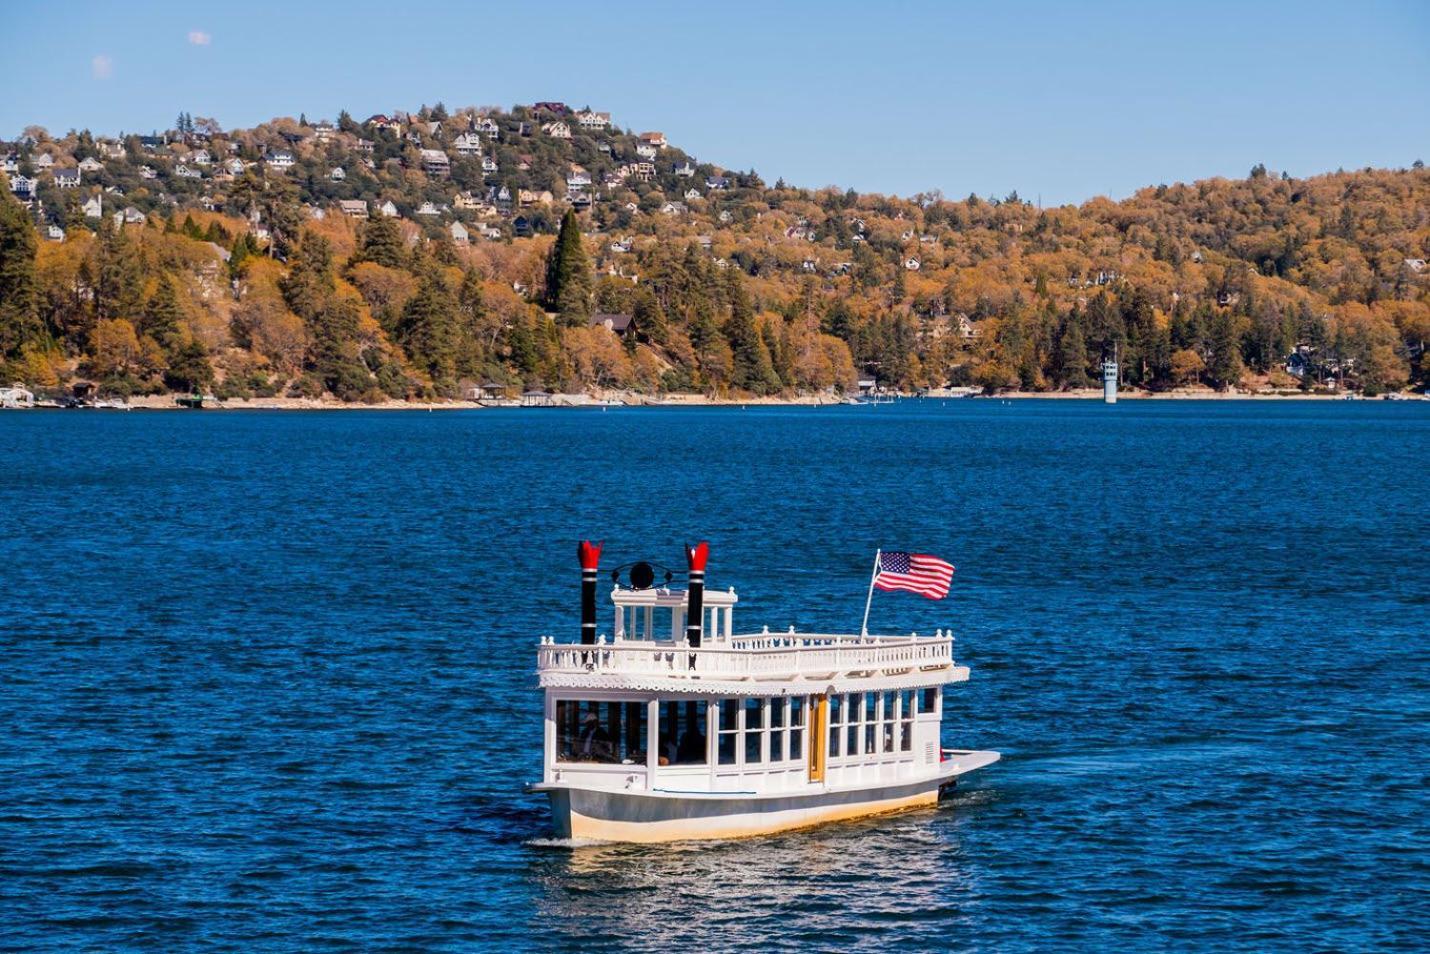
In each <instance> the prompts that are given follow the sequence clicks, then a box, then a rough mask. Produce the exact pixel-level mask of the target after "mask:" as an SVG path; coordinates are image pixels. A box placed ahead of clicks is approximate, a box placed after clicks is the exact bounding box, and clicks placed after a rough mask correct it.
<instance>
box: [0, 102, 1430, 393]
mask: <svg viewBox="0 0 1430 954" xmlns="http://www.w3.org/2000/svg"><path fill="white" fill-rule="evenodd" d="M176 125H177V126H178V127H180V128H179V129H177V130H174V131H171V132H169V133H166V134H164V135H160V136H151V137H138V136H128V137H123V138H120V139H113V140H106V139H102V138H96V137H94V136H92V135H91V134H89V133H88V132H80V133H71V134H69V135H67V136H65V137H63V138H53V137H50V136H48V135H47V134H45V133H44V131H43V130H31V131H29V135H27V137H26V138H25V139H23V140H22V141H20V142H18V143H15V144H12V145H11V146H10V147H8V149H7V150H4V151H9V152H10V155H9V157H8V158H7V160H6V173H7V175H8V177H9V186H10V188H9V190H7V196H6V198H5V201H4V202H3V204H0V358H3V359H4V360H5V361H6V362H7V367H6V371H7V372H8V374H9V377H10V378H11V379H16V380H24V381H27V382H30V383H31V384H34V385H40V386H57V385H61V384H64V383H68V382H69V381H72V380H74V379H76V378H78V377H84V378H88V379H91V380H95V381H98V382H99V383H100V384H101V386H102V387H103V388H105V389H107V390H110V391H114V392H117V393H143V392H154V391H161V390H165V389H187V388H190V387H214V388H215V389H216V390H217V392H218V393H220V394H221V395H235V396H238V395H249V394H255V395H272V394H278V393H295V394H296V393H301V394H309V395H316V394H321V393H323V392H329V393H332V394H335V395H337V396H338V397H340V398H343V399H362V398H375V397H378V396H381V395H390V396H398V397H411V396H419V395H427V396H431V395H438V396H440V395H456V394H458V393H459V392H460V390H461V389H462V388H463V387H464V386H465V385H469V384H471V383H474V382H480V381H485V380H495V381H500V382H504V383H508V384H510V385H512V386H521V387H530V386H547V387H561V388H567V389H592V388H610V387H624V388H632V389H636V390H641V391H647V392H654V391H661V390H700V391H707V392H718V393H729V392H748V393H780V392H788V391H795V390H800V391H810V390H819V389H825V388H831V387H832V388H847V387H849V386H852V384H853V382H854V379H855V378H856V377H860V376H876V377H877V378H878V379H879V380H880V381H881V383H884V384H887V385H889V386H897V387H901V388H915V387H923V386H939V385H945V384H976V385H979V386H983V387H987V388H1002V387H1022V388H1025V389H1058V388H1067V387H1077V386H1082V385H1085V384H1087V383H1089V382H1090V380H1091V379H1092V378H1093V376H1094V374H1095V368H1096V365H1097V363H1098V362H1099V360H1100V359H1101V356H1102V354H1103V353H1104V351H1106V350H1109V349H1111V348H1113V347H1114V346H1115V347H1116V348H1117V349H1118V351H1119V354H1120V355H1121V357H1122V361H1123V368H1124V378H1125V380H1126V382H1127V383H1128V384H1130V385H1136V386H1143V387H1148V388H1154V389H1159V388H1166V387H1170V386H1174V385H1177V384H1188V383H1194V382H1201V383H1206V384H1212V385H1217V386H1227V385H1234V384H1238V383H1243V384H1246V385H1252V384H1255V385H1266V384H1270V385H1272V386H1277V387H1302V388H1311V387H1316V386H1319V385H1321V384H1323V383H1330V382H1339V383H1341V384H1342V385H1343V386H1350V387H1363V388H1365V389H1367V390H1370V391H1381V390H1389V389H1397V388H1401V387H1404V386H1406V385H1407V384H1408V383H1412V382H1418V383H1422V384H1423V383H1424V381H1425V376H1426V373H1427V370H1430V368H1427V367H1426V362H1425V359H1424V342H1425V340H1426V338H1427V336H1430V269H1428V268H1426V266H1425V263H1424V259H1425V258H1426V253H1427V246H1430V173H1427V172H1426V171H1425V170H1424V169H1423V168H1421V167H1420V164H1419V163H1416V167H1415V168H1413V169H1410V170H1400V171H1386V170H1364V171H1360V172H1353V173H1344V172H1340V173H1335V174H1331V175H1324V176H1317V177H1314V178H1310V179H1303V180H1297V179H1290V178H1288V177H1285V176H1281V177H1277V176H1275V175H1273V174H1269V173H1267V172H1266V171H1265V170H1264V169H1262V168H1260V167H1258V168H1257V169H1255V170H1253V171H1252V173H1251V175H1249V176H1248V177H1247V178H1246V179H1243V180H1225V179H1212V180H1206V181H1202V182H1196V183H1193V184H1190V185H1181V184H1178V185H1172V186H1157V187H1155V188H1148V189H1144V190H1142V191H1141V192H1139V193H1137V194H1136V195H1135V196H1133V197H1131V198H1129V199H1127V200H1124V201H1121V202H1112V201H1109V200H1106V199H1095V200H1092V201H1090V202H1087V203H1085V204H1083V205H1082V206H1080V207H1071V206H1066V207H1061V208H1056V209H1038V208H1034V207H1033V206H1032V205H1031V204H1029V203H1027V202H1024V201H1021V200H1019V199H1018V198H1017V196H1016V195H1014V196H1009V197H1006V198H1005V199H1002V200H997V199H980V198H978V197H976V196H970V197H968V198H967V199H964V200H958V201H949V200H946V199H944V198H943V197H942V196H939V195H937V194H930V195H918V196H914V197H912V198H909V199H900V198H894V197H886V196H878V195H857V194H855V193H853V192H839V191H837V190H834V189H824V190H817V191H811V190H807V189H796V188H790V187H787V186H786V185H785V184H784V183H782V182H781V183H776V184H775V185H773V186H770V185H767V184H766V183H764V182H763V181H762V180H761V179H760V177H759V176H758V175H757V174H755V173H754V172H753V171H751V172H746V173H740V172H732V171H728V170H723V169H721V168H719V167H717V166H714V165H710V164H708V163H703V162H700V161H699V160H697V159H696V158H695V157H692V156H689V155H687V154H686V153H684V152H683V151H681V150H680V149H679V148H678V147H675V146H673V145H671V144H668V143H666V142H665V140H664V137H663V136H661V135H660V134H659V133H644V134H637V133H634V132H631V131H623V130H619V129H616V128H612V127H611V126H610V125H609V122H608V119H607V118H606V117H605V116H604V115H603V114H597V113H592V112H591V111H589V110H583V111H580V112H576V111H573V110H570V109H568V108H566V107H565V106H563V105H562V104H538V105H537V106H533V107H518V108H516V109H513V110H511V111H503V110H495V109H486V110H475V109H466V110H460V111H457V112H455V113H452V114H448V113H447V112H446V111H445V110H443V109H441V108H440V107H438V108H436V109H433V110H427V109H425V108H424V110H423V111H421V112H419V113H418V114H414V115H411V116H406V115H400V116H396V117H388V116H375V117H372V118H371V119H370V120H368V121H367V122H364V123H358V122H355V121H353V120H352V119H351V118H350V117H348V116H347V115H346V114H343V116H342V117H340V120H339V122H338V123H337V124H335V125H329V124H326V123H322V124H307V123H306V122H295V121H293V120H286V119H285V120H275V121H274V122H271V123H267V124H264V125H262V126H259V127H256V128H254V129H250V130H236V131H232V132H229V133H224V132H222V131H220V130H219V129H218V127H217V126H216V125H215V124H213V123H212V122H211V121H205V120H199V121H194V120H190V119H189V118H188V117H180V121H179V122H178V123H177V124H176ZM8 193H13V194H14V197H13V198H11V197H10V196H9V194H8ZM384 208H385V209H386V211H387V212H388V213H391V214H390V215H389V214H384V212H383V209H384ZM116 219H117V221H116ZM563 221H564V223H565V224H564V229H565V235H564V236H563V238H562V240H561V241H560V242H555V241H554V240H553V238H552V235H553V234H554V233H555V232H556V231H557V230H558V229H560V228H562V227H563ZM61 232H63V240H50V236H51V235H53V237H54V238H55V239H59V237H60V233H61ZM553 248H554V249H555V250H556V251H553Z"/></svg>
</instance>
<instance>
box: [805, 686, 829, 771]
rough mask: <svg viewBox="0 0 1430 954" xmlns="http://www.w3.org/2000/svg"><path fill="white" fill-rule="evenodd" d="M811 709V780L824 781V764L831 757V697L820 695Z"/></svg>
mask: <svg viewBox="0 0 1430 954" xmlns="http://www.w3.org/2000/svg"><path fill="white" fill-rule="evenodd" d="M812 701H813V703H814V704H813V705H812V706H810V707H809V722H810V725H809V780H810V781H811V782H822V781H824V763H825V760H826V759H827V758H828V755H829V696H828V695H826V694H824V693H820V694H819V695H817V696H815V697H813V700H812Z"/></svg>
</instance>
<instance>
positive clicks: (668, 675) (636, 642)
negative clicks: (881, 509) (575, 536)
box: [537, 589, 968, 695]
mask: <svg viewBox="0 0 1430 954" xmlns="http://www.w3.org/2000/svg"><path fill="white" fill-rule="evenodd" d="M612 601H613V602H614V604H615V609H616V620H615V635H614V636H613V637H611V638H610V639H607V638H606V637H605V636H604V635H603V636H599V637H597V641H596V642H595V643H594V644H587V643H558V642H556V641H555V640H554V639H552V638H550V637H546V638H543V639H542V641H541V643H540V645H539V646H538V648H537V674H538V676H539V678H540V681H541V685H542V686H544V687H559V688H588V689H612V690H623V689H624V690H629V689H636V690H649V691H677V692H689V693H697V694H702V695H703V694H710V693H725V692H731V691H735V692H746V693H748V692H751V691H757V692H760V693H768V694H774V695H782V694H788V693H798V692H806V691H809V690H810V687H811V686H818V687H819V688H820V689H823V688H825V687H827V686H830V685H836V686H838V687H839V688H844V687H848V686H852V685H854V684H857V687H858V688H860V689H869V690H878V689H896V688H904V687H909V686H914V685H928V684H937V683H945V682H961V681H963V680H964V679H967V678H968V670H967V668H966V667H963V666H957V665H955V664H954V660H953V634H952V631H951V630H950V631H949V632H947V633H945V632H944V631H943V630H939V631H937V632H936V633H935V634H934V635H933V636H922V637H921V636H919V635H918V634H917V633H910V634H908V635H906V636H886V635H878V636H875V635H861V634H839V633H797V632H795V631H794V629H793V628H791V629H790V630H789V631H788V632H785V633H771V632H770V631H769V630H768V629H765V630H762V631H761V632H759V633H743V634H736V633H734V632H733V621H732V614H733V610H734V606H735V603H736V602H738V597H737V596H736V595H735V592H734V590H729V591H727V592H720V591H715V592H707V593H706V594H705V601H704V612H703V613H702V616H704V617H705V619H704V620H703V623H704V626H703V631H704V634H705V635H704V638H703V639H702V641H701V645H700V646H698V647H697V646H691V645H689V644H688V642H687V641H686V639H685V636H684V632H685V606H686V594H685V593H684V592H681V591H673V590H664V589H661V590H640V591H631V590H622V589H617V590H615V591H614V592H613V593H612ZM657 611H666V612H660V613H657ZM667 615H668V617H669V620H668V623H667V619H666V618H665V617H666V616H667Z"/></svg>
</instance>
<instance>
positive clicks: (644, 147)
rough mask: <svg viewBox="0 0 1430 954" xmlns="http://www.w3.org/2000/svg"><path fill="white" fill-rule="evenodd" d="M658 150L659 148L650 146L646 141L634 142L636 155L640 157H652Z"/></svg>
mask: <svg viewBox="0 0 1430 954" xmlns="http://www.w3.org/2000/svg"><path fill="white" fill-rule="evenodd" d="M659 152H660V150H659V149H657V148H656V147H655V146H652V145H651V144H650V143H648V142H642V143H637V144H636V155H637V156H640V157H641V158H642V159H654V158H655V157H656V155H657V154H658V153H659Z"/></svg>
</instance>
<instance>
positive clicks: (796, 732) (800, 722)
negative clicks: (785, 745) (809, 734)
mask: <svg viewBox="0 0 1430 954" xmlns="http://www.w3.org/2000/svg"><path fill="white" fill-rule="evenodd" d="M789 757H790V758H791V759H801V758H804V697H803V696H795V697H794V698H793V699H791V700H790V701H789Z"/></svg>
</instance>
